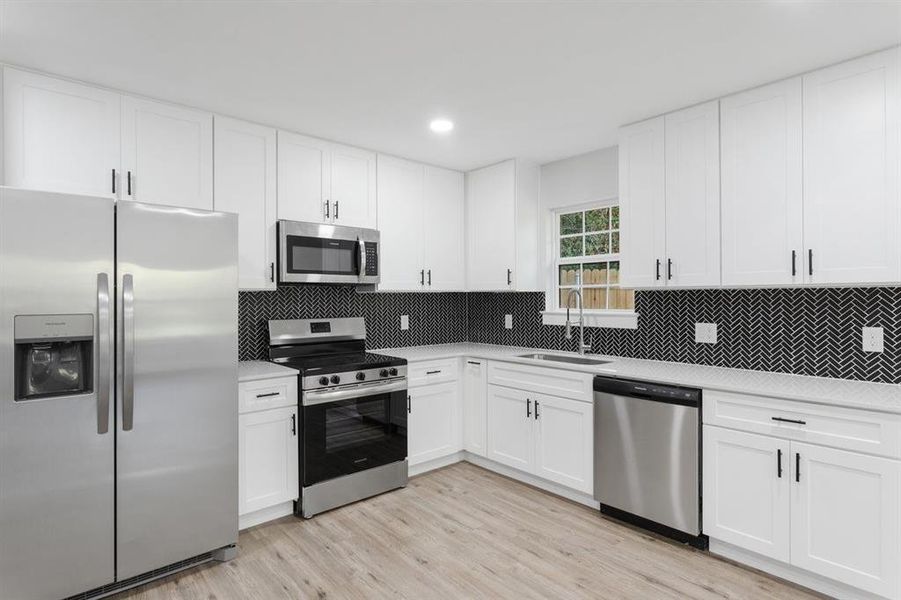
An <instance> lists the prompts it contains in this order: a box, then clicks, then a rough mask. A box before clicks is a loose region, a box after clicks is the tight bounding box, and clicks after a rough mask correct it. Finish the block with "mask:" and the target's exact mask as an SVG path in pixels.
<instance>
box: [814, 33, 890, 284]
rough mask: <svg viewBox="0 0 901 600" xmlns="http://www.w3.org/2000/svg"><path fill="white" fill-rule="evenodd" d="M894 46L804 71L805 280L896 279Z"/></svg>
mask: <svg viewBox="0 0 901 600" xmlns="http://www.w3.org/2000/svg"><path fill="white" fill-rule="evenodd" d="M899 54H901V49H899V48H894V49H892V50H888V51H885V52H880V53H878V54H873V55H870V56H865V57H863V58H860V59H857V60H852V61H849V62H845V63H842V64H840V65H836V66H834V67H830V68H827V69H822V70H819V71H816V72H814V73H810V74H808V75H805V76H804V237H805V245H806V253H807V257H808V258H811V259H812V260H811V262H810V264H808V265H807V273H808V278H809V281H810V282H811V283H817V284H828V283H877V282H897V281H898V280H899V279H901V268H899V259H901V239H899V233H901V230H899V204H901V186H899V179H901V172H899V171H901V156H899V146H901V139H899V138H901V115H899V112H901V90H899V86H901V81H899V79H901V74H899V71H901V58H899Z"/></svg>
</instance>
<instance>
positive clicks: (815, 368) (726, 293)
mask: <svg viewBox="0 0 901 600" xmlns="http://www.w3.org/2000/svg"><path fill="white" fill-rule="evenodd" d="M635 303H636V308H635V310H636V312H638V313H639V315H640V316H639V319H638V329H635V330H633V329H600V328H589V329H586V332H585V334H586V338H587V339H588V340H589V341H590V343H591V345H592V351H593V352H596V353H601V354H611V355H616V356H627V357H632V358H644V359H651V360H666V361H674V362H683V363H693V364H705V365H716V366H722V367H733V368H739V369H753V370H760V371H776V372H781V373H797V374H802V375H816V376H823V377H838V378H842V379H859V380H866V381H878V382H885V383H901V364H899V360H901V331H899V325H901V323H899V320H901V316H899V315H901V288H835V289H832V288H829V289H825V288H823V289H821V288H793V289H740V290H734V289H733V290H668V291H641V292H637V293H636V298H635ZM469 306H470V311H469V340H470V341H472V342H482V343H489V344H505V345H517V346H530V347H539V348H549V349H559V350H575V349H576V346H575V344H576V341H575V340H566V339H564V337H563V327H559V326H545V325H542V324H541V311H542V310H544V294H542V293H533V292H530V293H505V294H485V293H478V294H470V295H469ZM505 314H512V315H513V325H514V327H513V329H512V330H509V329H505V328H504V325H503V316H504V315H505ZM696 322H705V323H716V324H717V329H718V332H717V333H718V343H717V344H698V343H696V342H695V341H694V324H695V323H696ZM864 326H868V327H882V328H883V329H884V334H885V351H884V352H882V353H871V352H864V351H863V350H862V348H861V327H864Z"/></svg>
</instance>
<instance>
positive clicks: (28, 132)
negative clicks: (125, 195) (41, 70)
mask: <svg viewBox="0 0 901 600" xmlns="http://www.w3.org/2000/svg"><path fill="white" fill-rule="evenodd" d="M120 102H121V97H120V96H119V94H116V93H113V92H109V91H106V90H101V89H97V88H92V87H88V86H86V85H80V84H77V83H72V82H69V81H63V80H61V79H53V78H52V77H44V76H43V75H36V74H34V73H28V72H25V71H18V70H16V69H10V68H8V67H7V68H4V69H3V104H4V106H3V115H4V117H3V131H4V134H5V135H4V143H3V167H4V173H5V179H4V185H7V186H10V187H20V188H30V189H37V190H47V191H52V192H71V193H76V194H90V195H92V196H105V197H116V191H117V190H116V185H117V183H116V182H115V177H116V173H118V171H119V162H120V161H119V138H120V136H119V130H120V127H121V123H120Z"/></svg>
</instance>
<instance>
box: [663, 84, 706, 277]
mask: <svg viewBox="0 0 901 600" xmlns="http://www.w3.org/2000/svg"><path fill="white" fill-rule="evenodd" d="M664 122H665V126H666V134H665V137H666V140H665V144H664V146H665V162H666V254H667V261H670V260H671V261H672V271H671V273H672V275H671V277H670V271H669V268H667V269H666V270H667V278H668V280H667V285H670V286H683V287H696V286H715V285H719V283H720V130H719V102H718V101H713V102H708V103H706V104H701V105H699V106H695V107H692V108H687V109H685V110H680V111H678V112H675V113H672V114H668V115H666V116H665V117H664ZM667 267H668V265H667Z"/></svg>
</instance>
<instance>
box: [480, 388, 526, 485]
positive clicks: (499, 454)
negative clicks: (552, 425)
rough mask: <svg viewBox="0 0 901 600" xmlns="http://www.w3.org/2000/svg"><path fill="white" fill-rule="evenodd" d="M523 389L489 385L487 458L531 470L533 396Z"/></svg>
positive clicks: (523, 469)
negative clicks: (529, 395)
mask: <svg viewBox="0 0 901 600" xmlns="http://www.w3.org/2000/svg"><path fill="white" fill-rule="evenodd" d="M527 396H528V394H527V393H526V392H523V391H520V390H511V389H509V388H505V387H500V386H496V385H489V386H488V458H490V459H491V460H493V461H496V462H499V463H501V464H504V465H507V466H510V467H514V468H516V469H520V470H521V471H531V470H532V421H533V419H534V412H533V410H532V407H533V404H532V400H531V397H529V398H527Z"/></svg>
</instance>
